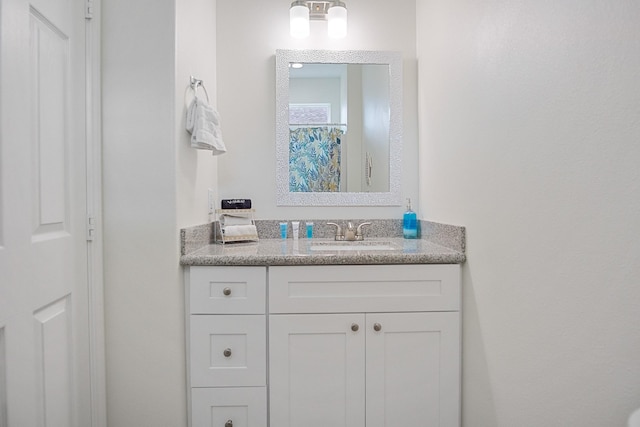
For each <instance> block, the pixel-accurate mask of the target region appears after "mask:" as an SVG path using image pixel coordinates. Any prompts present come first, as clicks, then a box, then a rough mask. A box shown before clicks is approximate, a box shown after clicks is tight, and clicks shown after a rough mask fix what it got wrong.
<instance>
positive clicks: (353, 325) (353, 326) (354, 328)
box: [351, 323, 360, 332]
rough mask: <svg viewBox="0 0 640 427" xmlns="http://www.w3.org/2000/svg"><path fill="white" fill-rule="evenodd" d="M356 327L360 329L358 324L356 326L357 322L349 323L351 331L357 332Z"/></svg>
mask: <svg viewBox="0 0 640 427" xmlns="http://www.w3.org/2000/svg"><path fill="white" fill-rule="evenodd" d="M358 329H360V326H358V324H357V323H352V324H351V330H352V331H353V332H358Z"/></svg>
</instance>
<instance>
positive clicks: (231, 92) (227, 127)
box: [217, 0, 418, 219]
mask: <svg viewBox="0 0 640 427" xmlns="http://www.w3.org/2000/svg"><path fill="white" fill-rule="evenodd" d="M289 5H290V2H283V1H281V0H263V1H251V2H249V3H248V5H247V7H238V2H237V1H236V0H218V20H217V31H218V34H217V36H218V40H219V42H218V53H217V63H218V82H219V84H218V108H219V112H220V115H221V121H222V133H223V136H224V139H225V142H226V144H227V148H228V152H227V153H226V154H225V155H224V156H222V157H221V158H220V161H219V176H218V179H219V184H220V196H221V197H223V198H235V197H246V198H251V199H252V200H253V204H254V207H255V208H256V210H257V217H258V218H260V219H278V218H283V219H287V218H292V219H293V218H345V219H347V218H401V215H402V213H403V211H404V207H402V206H398V207H369V208H364V207H356V208H353V207H351V208H345V207H341V208H338V209H336V208H335V207H277V206H276V195H275V188H276V184H275V175H276V172H275V163H276V154H275V152H276V151H275V51H276V49H333V50H344V49H359V50H366V49H372V50H395V51H401V52H403V58H404V63H403V65H404V76H403V77H404V88H405V90H404V93H403V95H404V112H405V114H404V142H405V147H406V149H405V150H404V151H403V157H404V160H403V161H404V163H403V168H402V170H403V189H404V190H405V197H411V198H412V199H416V200H417V197H418V181H417V176H418V164H417V161H416V159H417V153H418V151H417V117H416V110H417V109H416V103H417V100H416V99H417V98H416V91H415V88H416V66H415V45H416V33H415V6H416V4H415V0H397V1H393V2H390V1H386V0H367V1H366V2H364V1H353V2H350V3H348V4H347V8H348V12H349V34H348V36H347V37H346V38H345V39H342V40H333V39H330V38H328V37H327V36H326V23H323V22H315V21H314V22H312V23H311V24H312V26H311V32H312V34H311V36H310V37H309V38H308V39H304V40H296V39H293V38H291V37H290V35H289Z"/></svg>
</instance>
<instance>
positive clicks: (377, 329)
mask: <svg viewBox="0 0 640 427" xmlns="http://www.w3.org/2000/svg"><path fill="white" fill-rule="evenodd" d="M373 330H374V331H376V332H380V331H381V330H382V325H381V324H380V323H374V324H373Z"/></svg>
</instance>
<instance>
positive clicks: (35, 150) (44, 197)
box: [29, 7, 70, 240]
mask: <svg viewBox="0 0 640 427" xmlns="http://www.w3.org/2000/svg"><path fill="white" fill-rule="evenodd" d="M29 15H30V16H29V18H30V23H29V26H30V41H31V43H30V65H29V68H30V70H29V75H30V80H31V81H30V82H29V87H30V88H31V96H32V99H31V118H32V126H31V129H30V130H31V142H32V151H31V159H32V165H33V166H32V168H31V174H32V176H31V182H32V191H33V193H32V200H33V202H32V209H33V213H32V218H33V221H34V224H33V230H34V231H33V234H34V236H33V239H34V240H40V239H43V238H54V236H55V233H56V232H58V233H59V232H63V231H67V227H68V223H69V195H68V188H69V182H68V179H69V177H68V175H67V174H66V171H67V159H66V154H67V153H68V152H69V147H68V143H69V138H68V131H69V130H68V129H67V126H66V124H67V122H68V120H69V118H68V116H69V114H68V107H69V104H68V102H67V96H66V95H67V93H68V89H69V88H68V87H67V85H68V81H69V75H68V74H69V69H68V68H69V67H68V65H67V64H69V60H70V58H69V39H68V37H67V36H66V35H65V34H64V33H63V32H62V30H61V29H60V28H57V27H56V26H55V24H54V23H52V22H51V21H49V20H47V19H46V18H45V17H44V16H42V15H41V14H40V13H39V12H38V11H37V10H35V9H34V8H33V7H31V8H30V9H29ZM51 234H53V236H52V235H51Z"/></svg>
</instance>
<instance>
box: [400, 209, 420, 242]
mask: <svg viewBox="0 0 640 427" xmlns="http://www.w3.org/2000/svg"><path fill="white" fill-rule="evenodd" d="M402 235H403V236H404V238H405V239H417V238H418V216H417V215H416V213H415V212H414V211H412V210H411V199H407V211H406V212H405V213H404V216H403V217H402Z"/></svg>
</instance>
